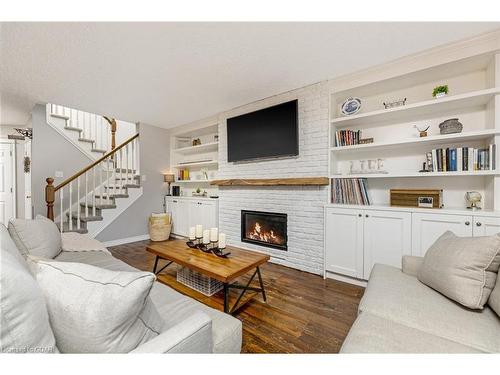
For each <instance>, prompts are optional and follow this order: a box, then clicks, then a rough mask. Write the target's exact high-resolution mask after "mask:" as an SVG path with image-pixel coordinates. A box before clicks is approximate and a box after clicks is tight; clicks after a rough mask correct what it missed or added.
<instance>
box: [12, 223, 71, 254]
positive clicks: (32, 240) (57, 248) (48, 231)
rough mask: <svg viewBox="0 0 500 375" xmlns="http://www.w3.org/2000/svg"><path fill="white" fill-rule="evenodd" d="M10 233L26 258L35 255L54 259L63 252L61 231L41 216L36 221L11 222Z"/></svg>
mask: <svg viewBox="0 0 500 375" xmlns="http://www.w3.org/2000/svg"><path fill="white" fill-rule="evenodd" d="M9 233H10V235H11V237H12V239H13V240H14V243H15V244H16V246H17V248H18V249H19V251H20V252H21V254H22V255H23V256H24V257H26V256H28V255H34V256H36V257H42V258H48V259H53V258H55V257H56V256H57V254H59V253H60V252H61V233H60V232H59V229H57V226H56V224H55V223H54V222H53V221H52V220H49V219H47V218H46V217H43V216H41V215H38V216H37V217H36V219H35V220H24V219H12V220H10V221H9Z"/></svg>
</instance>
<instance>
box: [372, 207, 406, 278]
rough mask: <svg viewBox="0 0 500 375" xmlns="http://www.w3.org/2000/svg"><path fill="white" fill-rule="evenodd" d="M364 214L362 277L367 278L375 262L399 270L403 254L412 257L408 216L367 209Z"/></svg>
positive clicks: (401, 213) (400, 213) (402, 213)
mask: <svg viewBox="0 0 500 375" xmlns="http://www.w3.org/2000/svg"><path fill="white" fill-rule="evenodd" d="M363 215H364V224H363V225H364V231H363V234H364V241H363V244H364V247H363V250H364V251H363V254H364V267H363V268H364V271H363V277H364V278H365V279H368V278H369V276H370V272H371V271H372V268H373V266H374V265H375V263H382V264H387V265H390V266H394V267H398V268H401V258H402V257H403V255H409V254H411V213H409V212H393V211H371V210H366V211H365V212H364V213H363Z"/></svg>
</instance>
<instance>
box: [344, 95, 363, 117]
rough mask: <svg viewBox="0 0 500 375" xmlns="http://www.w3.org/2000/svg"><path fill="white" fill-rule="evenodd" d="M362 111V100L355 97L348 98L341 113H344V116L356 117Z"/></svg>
mask: <svg viewBox="0 0 500 375" xmlns="http://www.w3.org/2000/svg"><path fill="white" fill-rule="evenodd" d="M360 109H361V99H360V98H354V97H351V98H347V99H346V100H345V101H344V103H342V106H341V107H340V111H341V112H342V114H344V115H346V116H351V115H354V114H355V113H358V112H359V110H360Z"/></svg>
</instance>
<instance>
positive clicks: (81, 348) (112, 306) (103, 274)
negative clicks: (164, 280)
mask: <svg viewBox="0 0 500 375" xmlns="http://www.w3.org/2000/svg"><path fill="white" fill-rule="evenodd" d="M30 265H32V268H33V270H34V274H35V275H36V279H37V281H38V283H39V285H40V287H41V288H42V290H43V293H44V296H45V300H46V302H47V308H48V312H49V317H50V322H51V325H52V329H53V331H54V335H55V337H56V342H57V346H58V348H59V350H61V352H63V353H128V352H130V351H132V350H134V349H135V348H136V347H137V346H139V345H141V344H143V343H145V342H147V341H149V340H151V339H152V338H154V337H156V336H158V335H159V334H160V333H161V332H162V331H163V329H164V322H163V320H162V319H161V317H160V316H159V314H158V312H157V310H156V308H155V306H154V305H153V304H152V303H151V300H150V298H149V292H150V291H151V287H152V285H153V283H154V281H155V276H154V275H153V274H152V273H149V272H139V271H135V272H121V271H110V270H106V269H103V268H98V267H94V266H90V265H87V264H82V263H69V262H56V261H44V260H38V261H33V262H32V263H31V264H30Z"/></svg>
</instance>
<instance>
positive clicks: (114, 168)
mask: <svg viewBox="0 0 500 375" xmlns="http://www.w3.org/2000/svg"><path fill="white" fill-rule="evenodd" d="M116 167H117V165H116V154H113V176H112V177H111V180H113V181H114V183H116ZM108 185H109V182H108ZM108 192H109V189H108ZM113 194H115V195H116V194H117V193H116V191H113ZM115 199H116V197H115Z"/></svg>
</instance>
